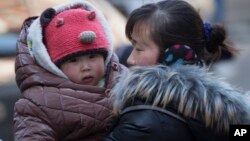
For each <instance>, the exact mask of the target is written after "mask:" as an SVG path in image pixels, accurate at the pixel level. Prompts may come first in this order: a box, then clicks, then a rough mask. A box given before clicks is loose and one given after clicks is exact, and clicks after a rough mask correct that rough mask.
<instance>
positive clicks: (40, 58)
mask: <svg viewBox="0 0 250 141" xmlns="http://www.w3.org/2000/svg"><path fill="white" fill-rule="evenodd" d="M76 5H77V6H82V7H83V8H84V9H87V10H90V11H92V10H94V11H95V12H96V16H97V18H98V19H99V20H100V22H101V25H102V26H103V29H104V32H105V35H106V37H107V40H108V45H109V46H108V56H107V58H106V60H105V68H107V65H108V63H109V62H110V59H111V56H112V54H113V43H112V34H111V30H110V29H109V26H108V22H107V21H106V19H105V17H104V15H103V14H102V12H101V11H99V10H98V9H96V8H95V7H94V6H93V5H92V4H90V3H89V2H87V1H85V0H73V1H69V2H67V3H63V4H60V5H57V6H55V7H53V9H55V10H56V13H59V12H62V11H64V10H67V9H70V8H72V7H74V6H76ZM42 36H43V35H42V27H41V23H40V18H37V19H36V20H35V21H34V22H33V23H32V25H31V26H30V28H29V33H28V37H27V42H28V45H29V48H30V51H31V54H32V55H33V57H34V58H35V59H36V61H37V62H38V64H39V65H41V66H42V67H43V68H45V69H46V70H48V71H50V72H51V73H54V74H56V75H58V76H61V77H63V78H67V77H66V75H65V74H64V73H63V72H62V71H61V70H60V69H59V68H58V67H57V66H56V65H55V64H54V63H53V62H52V61H51V59H50V56H49V54H48V52H47V49H46V47H45V45H44V43H43V41H42V39H43V38H42ZM105 70H106V69H105Z"/></svg>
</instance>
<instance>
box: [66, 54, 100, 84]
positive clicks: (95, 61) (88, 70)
mask: <svg viewBox="0 0 250 141" xmlns="http://www.w3.org/2000/svg"><path fill="white" fill-rule="evenodd" d="M61 70H62V71H63V72H64V74H65V75H66V76H67V77H68V78H69V79H70V80H71V81H73V82H75V83H78V84H83V85H93V86H95V85H97V84H98V82H99V81H100V80H101V79H102V77H103V76H104V58H103V56H102V55H99V54H89V55H83V56H79V57H76V58H73V59H71V60H69V61H67V62H65V63H63V64H62V66H61Z"/></svg>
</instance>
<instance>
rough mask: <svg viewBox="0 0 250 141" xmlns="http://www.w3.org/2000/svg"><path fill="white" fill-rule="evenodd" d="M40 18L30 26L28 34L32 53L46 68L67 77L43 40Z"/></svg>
mask: <svg viewBox="0 0 250 141" xmlns="http://www.w3.org/2000/svg"><path fill="white" fill-rule="evenodd" d="M41 29H42V28H41V24H40V18H37V19H36V20H35V21H34V22H33V23H32V24H31V26H30V28H29V34H28V36H27V41H28V42H29V44H28V46H29V48H30V51H31V54H32V55H33V57H34V58H35V60H36V61H37V62H38V64H39V65H41V66H42V67H43V68H45V69H46V70H48V71H50V72H51V73H53V74H56V75H58V76H61V77H63V78H67V76H66V75H65V74H64V73H63V72H62V71H61V70H60V69H59V68H58V67H57V66H56V65H55V64H54V63H53V62H52V61H51V59H50V56H49V54H48V51H47V49H46V47H45V45H44V44H43V42H42V32H41V31H42V30H41Z"/></svg>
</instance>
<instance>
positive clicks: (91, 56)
mask: <svg viewBox="0 0 250 141" xmlns="http://www.w3.org/2000/svg"><path fill="white" fill-rule="evenodd" d="M97 56H98V55H97V54H91V55H89V58H96V57H97Z"/></svg>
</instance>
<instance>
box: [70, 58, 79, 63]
mask: <svg viewBox="0 0 250 141" xmlns="http://www.w3.org/2000/svg"><path fill="white" fill-rule="evenodd" d="M76 61H77V59H76V58H73V59H70V60H69V62H76Z"/></svg>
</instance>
